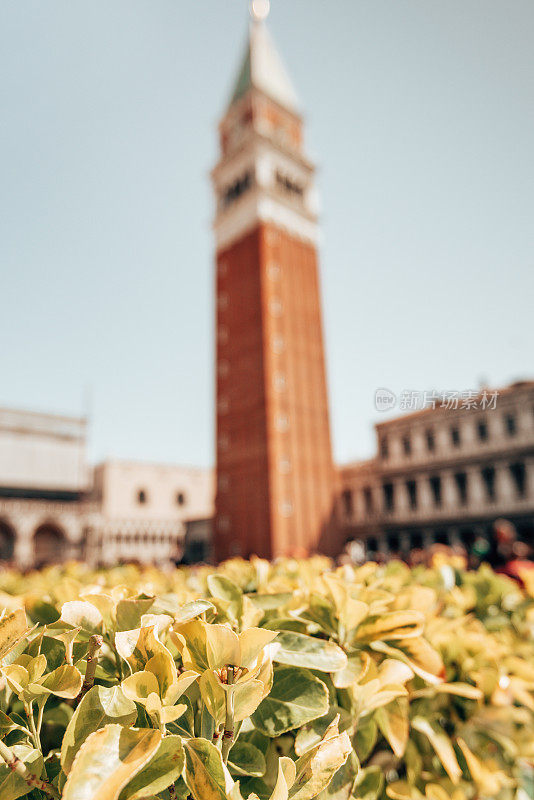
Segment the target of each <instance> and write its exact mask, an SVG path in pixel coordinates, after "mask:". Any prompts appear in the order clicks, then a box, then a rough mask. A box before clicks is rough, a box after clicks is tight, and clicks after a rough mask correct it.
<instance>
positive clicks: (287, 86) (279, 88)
mask: <svg viewBox="0 0 534 800" xmlns="http://www.w3.org/2000/svg"><path fill="white" fill-rule="evenodd" d="M269 8H270V4H269V0H253V2H252V3H251V4H250V15H251V17H252V23H251V25H250V34H249V39H248V43H247V49H246V52H245V57H244V59H243V62H242V65H241V68H240V70H239V74H238V77H237V81H236V83H235V86H234V91H233V93H232V98H231V100H230V105H232V103H235V101H236V100H239V98H240V97H242V96H243V95H244V94H245V92H246V91H247V90H248V89H250V88H251V87H252V86H254V87H255V88H256V89H259V90H260V91H261V92H264V93H265V94H266V95H267V96H268V97H270V98H272V99H273V100H275V101H276V102H277V103H280V105H281V106H284V108H287V109H288V110H289V111H293V112H298V105H299V104H298V100H297V95H296V93H295V90H294V89H293V86H292V84H291V81H290V80H289V77H288V75H287V72H286V70H285V67H284V65H283V64H282V60H281V58H280V56H279V55H278V52H277V50H276V47H275V46H274V43H273V40H272V39H271V37H270V35H269V31H268V30H267V28H266V26H265V24H264V22H263V21H264V20H265V18H266V17H267V14H268V13H269Z"/></svg>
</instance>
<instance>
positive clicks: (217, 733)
mask: <svg viewBox="0 0 534 800" xmlns="http://www.w3.org/2000/svg"><path fill="white" fill-rule="evenodd" d="M222 731H223V726H222V725H219V727H218V728H216V729H215V731H214V732H213V744H214V745H215V747H216V748H217V750H220V749H221V741H222V735H221V734H222Z"/></svg>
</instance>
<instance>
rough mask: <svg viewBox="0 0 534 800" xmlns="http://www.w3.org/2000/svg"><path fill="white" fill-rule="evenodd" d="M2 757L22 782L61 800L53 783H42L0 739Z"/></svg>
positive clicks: (55, 799)
mask: <svg viewBox="0 0 534 800" xmlns="http://www.w3.org/2000/svg"><path fill="white" fill-rule="evenodd" d="M0 756H1V757H2V758H3V759H4V761H5V762H6V764H7V766H8V767H9V769H10V770H11V771H12V772H16V773H17V775H19V776H20V777H21V778H22V780H23V781H24V782H25V783H26V785H27V786H30V787H31V789H34V788H35V789H40V790H41V792H44V793H45V794H47V795H48V796H49V797H52V798H53V800H61V798H60V796H59V792H58V791H57V790H56V789H55V788H54V787H53V786H52V784H51V783H47V781H42V780H41V779H40V778H38V777H37V775H33V774H32V773H31V772H29V770H28V768H27V766H26V764H24V762H23V761H21V760H20V759H19V758H17V756H16V755H15V754H14V753H13V752H12V751H11V750H10V749H9V747H8V746H7V745H6V744H4V742H3V741H2V740H1V739H0Z"/></svg>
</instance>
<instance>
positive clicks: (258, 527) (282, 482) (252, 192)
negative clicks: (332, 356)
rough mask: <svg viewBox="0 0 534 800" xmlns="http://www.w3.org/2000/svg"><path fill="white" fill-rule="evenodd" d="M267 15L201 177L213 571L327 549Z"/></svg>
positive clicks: (256, 28)
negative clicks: (209, 284)
mask: <svg viewBox="0 0 534 800" xmlns="http://www.w3.org/2000/svg"><path fill="white" fill-rule="evenodd" d="M267 11H268V2H266V0H255V2H254V3H253V4H252V21H251V24H250V32H249V38H248V42H247V47H246V52H245V57H244V59H243V62H242V65H241V68H240V70H239V73H238V77H237V81H236V83H235V86H234V90H233V92H232V95H231V99H230V103H229V106H228V108H227V110H226V112H225V114H224V116H223V118H222V120H221V123H220V125H219V135H220V159H219V162H218V164H217V165H216V167H215V168H214V170H213V172H212V179H213V186H214V190H215V197H216V216H215V223H214V229H215V240H216V303H217V308H216V370H217V374H216V393H217V412H216V414H217V419H216V429H217V445H216V450H217V491H216V503H215V505H216V512H215V514H216V516H215V552H216V556H217V558H218V559H219V560H220V559H224V558H228V557H230V556H233V555H242V556H244V557H247V556H249V555H251V554H252V553H255V554H257V555H259V556H262V557H265V558H275V557H276V556H279V555H304V554H306V553H312V552H316V551H321V552H331V551H332V550H333V549H334V544H333V542H332V532H331V527H330V517H331V512H332V505H333V499H334V498H333V493H334V470H333V464H332V454H331V444H330V428H329V419H328V399H327V389H326V374H325V359H324V347H323V334H322V322H321V304H320V289H319V276H318V260H317V238H318V236H317V234H318V228H317V208H316V192H315V185H314V165H313V164H312V163H311V161H310V160H309V159H308V158H307V156H306V153H305V150H304V146H303V130H302V129H303V124H302V118H301V116H300V114H299V110H298V101H297V98H296V96H295V92H294V90H293V87H292V85H291V82H290V81H289V78H288V77H287V74H286V71H285V69H284V66H283V65H282V62H281V61H280V58H279V56H278V53H277V52H276V49H275V47H274V45H273V43H272V40H271V37H270V35H269V33H268V30H267V28H266V25H265V21H264V17H265V16H266V15H267Z"/></svg>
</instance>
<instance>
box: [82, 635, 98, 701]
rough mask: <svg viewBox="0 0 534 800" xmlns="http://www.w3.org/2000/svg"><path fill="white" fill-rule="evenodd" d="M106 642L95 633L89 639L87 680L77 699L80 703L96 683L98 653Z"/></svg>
mask: <svg viewBox="0 0 534 800" xmlns="http://www.w3.org/2000/svg"><path fill="white" fill-rule="evenodd" d="M103 642H104V640H103V638H102V636H100V635H99V634H97V633H95V634H93V636H91V637H90V639H89V650H88V651H87V659H86V660H87V667H86V668H85V679H84V682H83V684H82V688H81V691H80V694H79V695H78V697H77V698H76V699H77V701H78V703H79V702H80V700H81V699H82V698H83V696H84V695H85V694H87V692H88V691H89V689H90V688H91V687H92V686H93V684H94V682H95V672H96V667H97V664H98V651H99V650H100V648H101V647H102V644H103Z"/></svg>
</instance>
